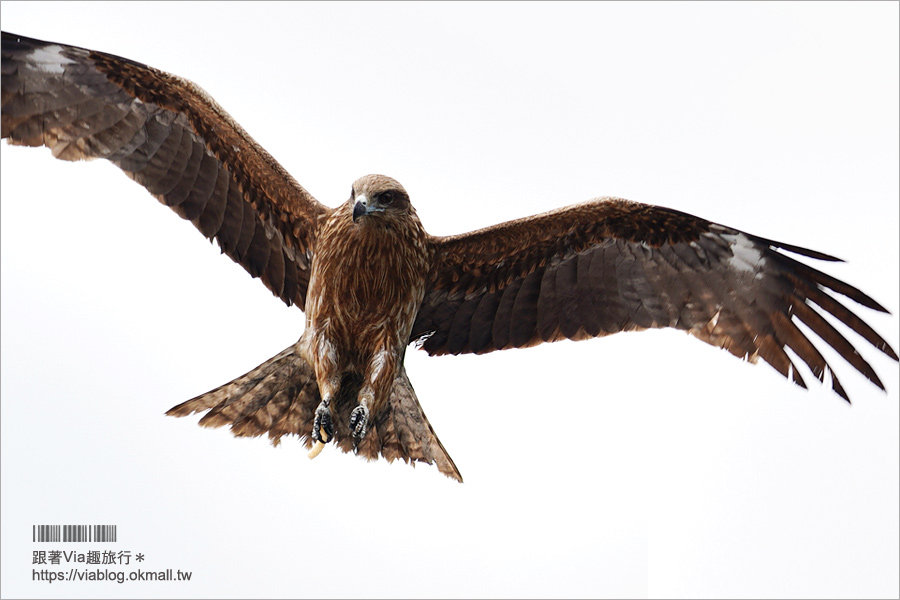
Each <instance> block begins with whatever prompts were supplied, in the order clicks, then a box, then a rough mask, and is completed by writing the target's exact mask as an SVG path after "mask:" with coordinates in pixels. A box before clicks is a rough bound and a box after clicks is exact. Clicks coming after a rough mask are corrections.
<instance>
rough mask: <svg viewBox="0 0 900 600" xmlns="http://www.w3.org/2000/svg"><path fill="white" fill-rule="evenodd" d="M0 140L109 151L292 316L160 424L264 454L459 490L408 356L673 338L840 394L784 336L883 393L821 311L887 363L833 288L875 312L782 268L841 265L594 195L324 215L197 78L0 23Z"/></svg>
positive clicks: (833, 283) (393, 202)
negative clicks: (438, 228) (501, 212)
mask: <svg viewBox="0 0 900 600" xmlns="http://www.w3.org/2000/svg"><path fill="white" fill-rule="evenodd" d="M2 137H3V138H4V139H7V140H8V141H9V143H12V144H18V145H25V146H47V147H49V148H50V149H51V151H52V153H53V156H55V157H56V158H60V159H63V160H70V161H75V160H87V159H92V158H104V159H106V160H109V161H110V162H112V163H113V164H115V165H116V166H118V167H119V168H120V169H121V170H122V171H124V172H125V174H126V175H128V176H129V177H130V178H132V179H134V180H135V181H136V182H138V183H139V184H141V185H142V186H144V187H145V188H146V189H147V190H148V191H149V192H150V193H151V194H152V195H153V196H155V197H156V198H157V199H158V200H159V201H160V202H162V203H163V204H165V205H166V206H169V207H170V208H172V210H174V211H175V212H176V213H177V214H178V215H179V216H180V217H182V218H184V219H187V220H189V221H191V222H192V223H193V224H194V225H195V226H196V227H197V229H199V230H200V232H201V233H202V234H203V235H204V236H206V237H207V238H209V239H215V240H216V242H217V244H218V245H219V247H220V249H221V251H222V252H223V253H224V254H226V255H228V256H229V257H230V258H231V259H232V260H234V261H235V262H237V263H238V264H240V265H241V266H242V267H244V269H246V270H247V272H249V273H250V275H251V276H252V277H258V278H260V279H261V280H262V282H263V284H265V286H266V287H267V288H268V289H269V290H270V291H271V292H272V293H273V294H274V295H275V296H277V297H278V298H280V299H281V300H283V301H284V302H285V303H286V304H288V305H296V306H298V307H300V308H301V309H302V310H303V311H304V312H305V316H306V327H305V328H304V330H303V332H302V335H301V336H300V339H299V340H298V341H297V343H296V344H293V345H291V346H290V347H288V348H287V349H285V350H284V351H282V352H281V353H280V354H278V355H276V356H275V357H273V358H271V359H269V360H267V361H266V362H264V363H263V364H261V365H259V366H258V367H256V368H255V369H253V370H251V371H249V372H248V373H246V374H244V375H241V376H240V377H238V378H236V379H234V380H233V381H231V382H229V383H226V384H225V385H222V386H220V387H218V388H216V389H214V390H212V391H210V392H207V393H206V394H202V395H200V396H198V397H196V398H194V399H192V400H188V401H187V402H184V403H182V404H179V405H178V406H175V407H174V408H172V409H171V410H169V411H168V414H170V415H175V416H184V415H188V414H192V413H196V412H205V413H206V414H205V415H204V416H203V417H202V419H201V420H200V424H201V425H204V426H209V427H220V426H223V425H230V426H231V430H232V432H233V433H234V434H235V435H237V436H259V435H262V434H268V436H269V437H270V439H271V440H272V442H273V443H278V441H279V439H280V438H281V437H282V436H284V435H288V434H295V435H297V436H299V438H300V439H301V441H302V442H303V443H304V444H305V445H306V447H307V448H310V449H311V453H310V455H311V456H315V454H317V453H318V452H319V451H320V450H321V449H322V447H324V446H325V445H326V444H328V443H334V445H336V446H337V447H338V448H340V449H341V450H343V451H344V452H355V453H357V454H359V455H361V456H364V457H366V458H368V459H370V460H374V459H376V458H378V457H379V456H382V457H384V458H386V459H387V460H389V461H393V460H394V459H402V460H404V461H405V462H408V463H409V462H414V461H422V462H425V463H428V464H435V465H436V466H437V468H438V469H439V470H440V472H442V473H444V474H445V475H447V476H449V477H452V478H454V479H457V480H459V481H462V477H461V475H460V473H459V470H458V469H457V468H456V466H455V465H454V463H453V460H452V459H451V458H450V456H449V454H448V453H447V452H446V450H445V449H444V447H443V446H442V444H441V442H440V441H439V440H438V438H437V436H436V435H435V432H434V430H433V429H432V427H431V425H430V424H429V422H428V419H427V418H426V417H425V414H424V412H423V411H422V408H421V406H420V405H419V401H418V398H417V397H416V394H415V392H414V390H413V387H412V385H411V383H410V381H409V378H408V377H407V374H406V371H405V369H404V356H405V352H406V349H407V348H408V347H409V345H410V344H413V345H415V346H417V347H419V348H421V349H423V350H425V351H426V352H427V353H428V354H430V355H441V354H461V353H473V354H483V353H487V352H492V351H495V350H504V349H507V348H524V347H529V346H534V345H537V344H540V343H543V342H553V341H558V340H563V339H569V340H583V339H587V338H593V337H599V336H605V335H610V334H613V333H617V332H620V331H633V330H641V329H648V328H664V327H671V328H675V329H680V330H682V331H685V332H687V333H689V334H691V335H693V336H694V337H696V338H699V339H700V340H702V341H704V342H707V343H709V344H712V345H714V346H718V347H720V348H724V349H725V350H727V351H729V352H730V353H731V354H733V355H735V356H737V357H739V358H742V359H744V360H748V361H750V362H754V363H755V362H757V361H758V359H760V358H761V359H762V360H763V361H765V362H767V363H769V364H770V365H771V366H772V367H774V368H775V369H776V370H777V371H778V372H779V373H781V374H782V375H783V376H784V377H785V378H788V379H790V380H792V381H793V382H794V383H796V384H797V385H799V386H802V387H806V384H805V382H804V380H803V377H802V376H801V375H800V374H799V371H798V369H797V368H796V366H795V364H794V362H793V361H792V358H791V357H790V356H789V354H788V353H787V350H788V349H790V350H791V351H792V352H793V354H794V355H795V356H796V357H797V358H799V360H801V361H803V363H805V364H806V365H807V366H808V367H809V369H810V371H811V372H812V374H813V375H814V376H815V377H816V378H817V379H819V381H821V382H825V381H826V379H825V376H826V374H830V385H831V388H832V389H833V391H834V392H835V393H837V394H838V395H839V396H840V397H842V398H844V399H845V400H848V401H849V397H848V395H847V393H846V391H845V390H844V388H843V386H842V385H841V383H840V381H839V379H838V377H837V376H836V375H835V374H834V371H833V370H832V368H831V365H829V364H828V362H826V360H825V358H824V357H823V356H822V354H821V353H820V351H819V350H818V349H817V348H816V346H815V345H814V344H813V340H811V339H810V337H807V334H805V333H804V331H803V330H801V329H800V328H799V327H798V323H802V324H804V325H805V326H806V328H808V331H810V332H811V333H812V334H814V336H818V338H820V339H821V341H824V342H825V343H826V344H827V345H829V346H831V347H832V348H833V349H834V350H836V351H837V353H838V354H839V355H840V356H841V357H843V358H844V359H845V360H846V361H847V362H848V363H850V365H851V366H852V367H854V368H855V369H856V370H857V371H859V372H860V373H862V374H863V375H864V376H865V377H866V378H867V379H869V381H871V382H872V383H873V384H874V385H876V386H878V387H879V388H881V389H884V385H883V384H882V382H881V380H880V379H879V378H878V376H877V375H876V373H875V371H874V370H873V369H872V367H871V366H870V365H869V363H868V362H867V361H866V360H865V359H864V358H863V356H862V355H861V354H860V353H859V352H858V351H857V349H856V348H855V347H854V345H853V343H852V342H850V341H849V340H847V339H846V338H845V337H844V335H843V334H841V333H840V332H839V331H838V330H837V329H836V328H835V327H834V326H833V325H832V324H831V323H830V322H829V320H828V319H827V318H826V317H825V316H823V315H826V314H827V315H830V316H831V317H834V318H835V319H837V320H838V321H841V322H842V323H844V324H845V325H847V327H849V328H850V329H851V330H853V331H854V332H855V333H856V334H858V335H859V336H860V337H862V338H863V339H864V340H866V341H867V342H869V343H870V344H872V345H873V346H874V347H875V348H877V349H878V350H880V351H881V352H883V353H884V354H886V355H887V356H889V357H891V358H892V359H894V360H897V359H898V357H897V353H896V351H895V350H894V349H893V348H891V347H890V345H889V344H888V343H887V342H886V341H885V340H884V339H883V338H882V337H881V336H880V335H879V334H878V333H876V332H875V331H874V330H873V329H872V328H871V327H870V326H869V325H867V324H866V323H865V322H864V321H863V320H862V319H861V318H860V317H858V316H857V315H856V314H855V313H853V312H852V311H851V310H850V309H849V308H848V307H847V306H846V305H845V304H844V303H843V302H842V301H840V300H839V299H838V298H837V297H836V295H840V296H843V297H846V298H848V299H850V300H853V301H855V302H857V303H859V304H861V305H863V306H865V307H867V308H869V309H873V310H876V311H881V312H887V311H886V309H885V308H883V307H882V306H881V305H879V304H878V303H877V302H876V301H875V300H873V299H872V298H870V297H869V296H868V295H866V294H865V293H863V292H862V291H860V290H859V289H857V288H855V287H853V286H851V285H849V284H847V283H844V282H843V281H839V280H838V279H836V278H834V277H832V276H830V275H827V274H826V273H824V272H822V271H819V270H817V269H815V268H812V267H810V266H808V265H806V264H804V263H802V262H799V261H797V260H796V259H795V258H793V257H792V256H791V255H801V256H805V257H807V258H812V259H817V260H822V261H836V260H838V259H836V258H834V257H833V256H830V255H828V254H824V253H821V252H817V251H814V250H809V249H806V248H801V247H798V246H794V245H790V244H785V243H782V242H777V241H774V240H770V239H766V238H763V237H759V236H756V235H753V234H750V233H747V232H744V231H741V230H739V229H735V228H732V227H728V226H725V225H720V224H717V223H713V222H710V221H707V220H704V219H702V218H699V217H695V216H692V215H689V214H686V213H683V212H680V211H677V210H673V209H670V208H664V207H660V206H651V205H647V204H640V203H637V202H631V201H628V200H623V199H619V198H607V197H604V198H596V199H593V200H589V201H587V202H584V203H581V204H576V205H572V206H569V207H566V208H561V209H557V210H552V211H549V212H546V213H543V214H539V215H535V216H532V217H527V218H524V219H518V220H514V221H509V222H506V223H500V224H497V225H494V226H491V227H487V228H485V229H480V230H478V231H473V232H470V233H464V234H460V235H452V236H446V237H439V236H432V235H430V234H428V233H427V232H426V231H425V229H424V228H423V226H422V224H421V222H420V221H419V218H418V217H417V216H416V211H415V209H414V208H413V206H412V203H411V201H410V197H409V194H408V193H407V192H406V190H405V189H404V188H403V186H402V185H401V184H400V183H399V182H397V181H396V180H394V179H392V178H390V177H387V176H384V175H367V176H364V177H361V178H359V179H357V180H356V181H355V182H353V184H352V186H351V189H350V193H349V198H348V199H347V200H346V201H345V202H343V203H342V204H340V205H338V206H337V207H336V208H329V207H327V206H325V205H323V204H321V203H320V202H319V201H318V200H316V199H315V198H313V196H312V195H311V194H310V193H309V192H308V191H307V190H306V189H304V188H303V187H302V186H301V185H300V184H299V183H297V181H295V180H294V179H293V178H292V177H291V175H289V174H288V173H287V172H286V171H285V170H284V169H283V168H282V167H281V166H280V165H279V164H278V163H277V162H276V161H275V159H274V158H272V156H270V155H269V154H268V153H267V152H266V151H265V150H264V149H263V148H262V147H260V146H259V145H258V144H257V143H256V142H255V141H254V140H253V138H251V137H250V136H249V135H248V134H247V132H245V131H244V130H243V129H242V128H241V127H240V126H239V125H238V124H237V123H236V122H235V121H234V120H233V119H232V118H231V117H230V116H229V115H228V113H226V112H225V110H223V109H222V108H221V107H220V106H219V105H218V104H217V103H216V102H215V101H214V100H213V99H212V98H210V97H209V95H207V94H206V93H205V92H204V91H203V90H202V89H201V88H200V87H199V86H197V85H196V84H194V83H192V82H190V81H188V80H186V79H183V78H181V77H178V76H175V75H172V74H169V73H165V72H163V71H160V70H157V69H154V68H153V67H150V66H147V65H144V64H142V63H139V62H135V61H133V60H129V59H126V58H121V57H118V56H114V55H111V54H107V53H104V52H99V51H94V50H88V49H84V48H78V47H74V46H69V45H65V44H61V43H54V42H44V41H40V40H36V39H31V38H27V37H24V36H19V35H13V34H9V33H5V32H4V33H3V34H2Z"/></svg>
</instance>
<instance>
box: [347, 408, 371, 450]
mask: <svg viewBox="0 0 900 600" xmlns="http://www.w3.org/2000/svg"><path fill="white" fill-rule="evenodd" d="M368 424H369V409H368V408H366V405H365V404H360V405H359V406H357V407H356V408H354V409H353V412H352V413H350V430H351V431H352V432H353V439H354V446H358V445H359V442H360V441H362V439H363V438H364V437H366V429H367V428H368Z"/></svg>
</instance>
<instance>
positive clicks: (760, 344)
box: [411, 198, 897, 399]
mask: <svg viewBox="0 0 900 600" xmlns="http://www.w3.org/2000/svg"><path fill="white" fill-rule="evenodd" d="M430 244H431V249H432V251H433V255H434V256H435V261H434V268H433V270H432V273H431V274H430V277H429V285H428V288H427V289H426V293H425V299H424V301H423V304H422V306H421V308H420V310H419V313H418V315H417V319H416V322H415V324H414V326H413V330H412V335H411V339H413V340H420V342H421V345H422V347H423V349H424V350H426V351H427V352H429V353H430V354H447V353H450V354H459V353H465V352H478V353H482V352H490V351H493V350H502V349H505V348H522V347H527V346H533V345H535V344H539V343H541V342H550V341H556V340H560V339H571V340H580V339H585V338H589V337H596V336H603V335H609V334H613V333H616V332H619V331H630V330H635V329H645V328H661V327H673V328H676V329H681V330H684V331H686V332H688V333H690V334H691V335H693V336H695V337H697V338H699V339H701V340H703V341H704V342H707V343H709V344H712V345H715V346H718V347H720V348H724V349H726V350H728V351H729V352H730V353H731V354H734V355H735V356H737V357H740V358H743V359H745V360H749V361H751V362H756V361H757V359H758V358H762V359H763V360H764V361H766V362H768V363H769V364H770V365H772V366H773V367H774V368H775V369H776V370H777V371H778V372H779V373H781V374H782V375H783V376H784V377H786V378H789V379H791V380H792V381H793V382H794V383H796V384H797V385H800V386H802V387H806V385H805V382H804V380H803V377H802V376H801V375H800V373H799V370H798V369H797V368H796V364H795V363H794V360H792V358H791V356H790V355H789V354H788V351H787V350H788V349H790V352H791V353H793V355H794V356H795V357H796V358H797V359H799V360H800V361H802V362H803V363H804V364H805V365H806V366H807V367H808V368H809V369H810V371H811V372H812V374H813V376H814V377H816V378H817V379H818V380H819V381H825V375H826V373H829V374H830V375H831V387H832V389H833V390H834V391H835V393H837V394H838V395H839V396H841V397H842V398H845V399H846V398H847V394H846V392H845V390H844V388H843V386H842V385H841V383H840V381H839V380H838V378H837V376H836V375H835V373H834V370H833V369H832V367H831V365H830V364H829V363H828V362H827V361H826V359H825V358H824V356H823V355H822V353H821V352H820V351H819V349H818V348H817V347H816V346H815V345H814V344H813V341H812V340H811V339H810V338H809V337H807V334H806V333H804V331H803V330H801V329H800V328H799V327H798V326H797V324H796V322H800V323H803V324H804V325H806V326H807V327H808V328H809V330H810V331H811V332H812V334H813V335H814V336H816V337H818V338H819V339H820V340H821V341H824V342H825V343H826V344H827V345H828V346H831V347H833V348H834V349H835V350H836V351H837V353H838V354H839V355H840V356H841V357H843V358H844V359H845V360H846V361H847V362H848V363H850V365H851V366H853V367H854V368H855V369H856V370H857V371H859V372H860V373H862V374H863V375H864V376H865V377H867V378H868V379H869V380H870V381H872V383H873V384H875V385H876V386H878V387H880V388H882V389H883V388H884V386H883V384H882V383H881V380H880V379H879V378H878V376H877V375H876V374H875V371H874V369H872V367H871V366H870V365H869V363H868V362H866V361H865V360H864V359H863V358H862V356H861V355H860V354H859V352H858V351H857V350H856V349H855V348H854V346H853V345H852V344H851V343H850V342H849V341H848V340H847V339H846V338H845V337H844V336H843V335H842V334H840V333H839V332H838V331H837V330H836V329H835V328H834V327H833V326H832V325H831V324H830V323H828V322H827V321H826V320H825V319H824V318H823V317H822V315H821V314H819V312H817V310H816V307H818V308H821V309H822V310H823V311H824V312H827V313H829V314H831V315H832V316H834V317H835V318H837V319H838V320H839V321H841V322H843V323H844V324H845V325H847V326H848V327H849V328H850V329H852V330H853V331H855V332H856V333H858V334H859V335H860V336H861V337H862V338H863V339H865V340H867V341H868V342H870V343H871V344H872V345H873V346H875V347H876V348H877V349H878V350H880V351H881V352H883V353H884V354H886V355H887V356H889V357H891V358H893V359H894V360H897V354H896V352H895V351H894V350H893V349H892V348H891V347H890V345H889V344H888V343H887V342H886V341H885V340H884V339H883V338H882V337H881V336H880V335H878V334H877V333H876V332H875V331H874V330H873V329H872V328H871V327H870V326H869V325H867V324H866V323H865V322H864V321H863V320H862V319H860V318H859V317H858V316H856V315H855V314H854V313H853V312H852V311H850V310H849V309H848V308H847V307H845V306H844V305H843V304H841V303H840V302H839V301H838V300H837V299H836V298H835V297H833V296H832V295H831V294H829V293H827V292H826V290H829V291H833V292H836V293H838V294H841V295H843V296H845V297H847V298H849V299H851V300H854V301H856V302H858V303H860V304H862V305H863V306H866V307H868V308H871V309H874V310H877V311H882V312H886V311H885V309H884V308H883V307H882V306H881V305H880V304H878V303H877V302H876V301H875V300H873V299H872V298H870V297H869V296H867V295H866V294H864V293H863V292H861V291H860V290H859V289H857V288H855V287H853V286H851V285H849V284H847V283H845V282H843V281H840V280H838V279H836V278H834V277H832V276H830V275H828V274H825V273H823V272H821V271H818V270H816V269H814V268H812V267H810V266H808V265H806V264H804V263H800V262H799V261H797V260H795V259H794V258H792V257H790V256H788V255H786V254H785V252H791V253H794V254H800V255H803V256H807V257H810V258H814V259H819V260H827V261H835V260H838V259H836V258H834V257H832V256H830V255H827V254H823V253H821V252H816V251H814V250H807V249H805V248H800V247H798V246H791V245H788V244H783V243H780V242H775V241H772V240H769V239H766V238H761V237H757V236H753V235H750V234H747V233H744V232H741V231H739V230H736V229H733V228H730V227H726V226H723V225H718V224H716V223H711V222H709V221H706V220H703V219H700V218H697V217H694V216H692V215H688V214H686V213H682V212H679V211H675V210H672V209H668V208H663V207H657V206H649V205H644V204H638V203H634V202H629V201H627V200H621V199H616V198H600V199H596V200H592V201H590V202H587V203H583V204H580V205H575V206H572V207H567V208H564V209H559V210H556V211H551V212H548V213H544V214H541V215H536V216H534V217H529V218H526V219H519V220H517V221H510V222H508V223H501V224H499V225H495V226H493V227H489V228H486V229H482V230H478V231H475V232H472V233H469V234H463V235H458V236H450V237H433V238H431V239H430ZM795 321H796V322H795ZM798 364H799V363H798Z"/></svg>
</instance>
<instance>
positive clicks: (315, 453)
mask: <svg viewBox="0 0 900 600" xmlns="http://www.w3.org/2000/svg"><path fill="white" fill-rule="evenodd" d="M324 447H325V444H323V443H322V442H320V441H319V440H316V444H315V445H314V446H313V448H312V450H310V451H309V458H310V460H311V459H313V458H315V457H317V456H318V455H319V453H320V452H321V451H322V449H323V448H324Z"/></svg>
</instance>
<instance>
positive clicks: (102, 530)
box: [31, 525, 116, 542]
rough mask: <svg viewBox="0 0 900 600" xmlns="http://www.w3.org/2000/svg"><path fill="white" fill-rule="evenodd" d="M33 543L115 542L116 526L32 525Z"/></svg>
mask: <svg viewBox="0 0 900 600" xmlns="http://www.w3.org/2000/svg"><path fill="white" fill-rule="evenodd" d="M31 537H32V540H31V541H33V542H115V541H116V526H115V525H32V526H31Z"/></svg>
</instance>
